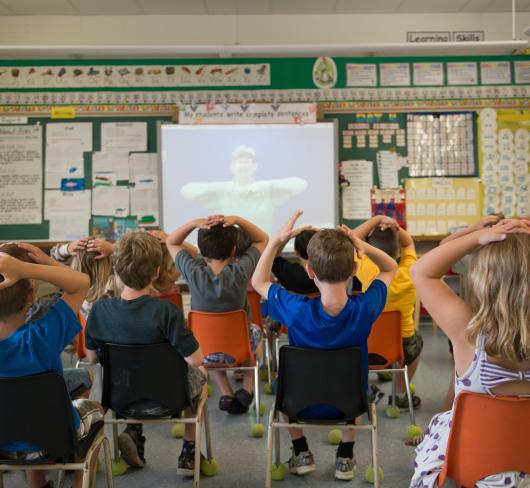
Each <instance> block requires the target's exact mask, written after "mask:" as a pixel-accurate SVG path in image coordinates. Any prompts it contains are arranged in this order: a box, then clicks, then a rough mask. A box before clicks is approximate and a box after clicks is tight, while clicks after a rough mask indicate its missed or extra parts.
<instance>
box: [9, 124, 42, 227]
mask: <svg viewBox="0 0 530 488" xmlns="http://www.w3.org/2000/svg"><path fill="white" fill-rule="evenodd" d="M41 222H42V127H41V126H39V125H14V126H1V127H0V225H3V224H40V223H41Z"/></svg>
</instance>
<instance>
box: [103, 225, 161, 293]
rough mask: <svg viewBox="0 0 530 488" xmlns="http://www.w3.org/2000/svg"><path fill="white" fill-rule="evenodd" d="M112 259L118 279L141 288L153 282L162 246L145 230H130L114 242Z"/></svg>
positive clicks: (130, 285) (159, 261) (159, 262)
mask: <svg viewBox="0 0 530 488" xmlns="http://www.w3.org/2000/svg"><path fill="white" fill-rule="evenodd" d="M112 261H113V263H114V271H116V274H117V275H118V277H119V278H120V280H121V281H122V282H123V283H124V284H125V285H126V286H128V287H130V288H133V289H134V290H141V289H143V288H145V287H146V286H147V285H149V284H151V283H152V282H153V280H154V278H155V273H156V270H157V268H159V267H160V266H161V264H162V246H161V244H160V241H159V240H158V239H157V238H156V237H155V236H152V235H151V234H149V233H147V232H144V231H141V230H140V231H136V232H131V233H129V234H125V235H123V236H122V237H120V239H119V240H118V242H117V243H116V248H115V249H114V254H113V255H112Z"/></svg>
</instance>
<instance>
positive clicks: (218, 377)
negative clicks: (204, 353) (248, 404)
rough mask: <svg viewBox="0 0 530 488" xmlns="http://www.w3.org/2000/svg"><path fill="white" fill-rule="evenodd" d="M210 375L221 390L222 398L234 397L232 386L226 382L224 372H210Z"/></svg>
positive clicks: (226, 378)
mask: <svg viewBox="0 0 530 488" xmlns="http://www.w3.org/2000/svg"><path fill="white" fill-rule="evenodd" d="M210 375H211V376H212V378H213V379H214V381H215V383H216V384H217V386H218V387H219V389H220V390H221V395H222V396H230V397H233V396H234V390H232V386H231V385H230V382H229V381H228V376H227V374H226V372H225V371H215V370H210Z"/></svg>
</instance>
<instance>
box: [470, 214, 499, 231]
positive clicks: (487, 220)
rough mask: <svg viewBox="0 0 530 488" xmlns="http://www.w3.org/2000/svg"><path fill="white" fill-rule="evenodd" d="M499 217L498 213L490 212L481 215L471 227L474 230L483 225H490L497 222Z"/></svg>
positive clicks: (481, 227)
mask: <svg viewBox="0 0 530 488" xmlns="http://www.w3.org/2000/svg"><path fill="white" fill-rule="evenodd" d="M500 220H501V219H500V217H499V216H498V215H495V214H492V215H487V216H486V217H482V218H481V219H480V220H479V221H478V222H477V223H476V224H473V225H472V227H473V228H475V229H476V230H479V229H483V228H484V227H491V226H492V225H495V224H497V223H499V221H500Z"/></svg>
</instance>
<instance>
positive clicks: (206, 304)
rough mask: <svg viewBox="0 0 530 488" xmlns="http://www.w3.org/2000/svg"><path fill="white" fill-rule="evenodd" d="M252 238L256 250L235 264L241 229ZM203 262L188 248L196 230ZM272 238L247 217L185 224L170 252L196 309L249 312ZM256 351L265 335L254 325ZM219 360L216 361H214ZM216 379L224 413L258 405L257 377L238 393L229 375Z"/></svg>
mask: <svg viewBox="0 0 530 488" xmlns="http://www.w3.org/2000/svg"><path fill="white" fill-rule="evenodd" d="M236 225H237V226H239V227H241V228H242V229H243V230H244V231H246V232H247V234H248V236H249V237H250V240H251V242H252V245H251V246H250V247H249V248H248V249H247V251H246V252H244V253H243V255H242V256H241V257H240V258H239V259H238V260H234V255H235V250H236V243H237V238H238V229H237V228H236V227H235V226H236ZM196 228H198V229H199V232H198V245H199V251H200V253H201V256H202V258H203V259H202V260H197V259H194V258H193V256H192V255H190V253H189V252H188V251H187V250H186V249H185V247H184V246H183V243H184V240H185V239H186V237H188V235H189V234H190V233H191V232H192V231H193V230H195V229H196ZM267 240H268V236H267V234H265V232H263V231H262V230H261V229H260V228H259V227H257V226H256V225H254V224H252V223H250V222H249V221H247V220H245V219H243V218H241V217H224V216H222V215H214V216H212V217H208V218H207V219H196V220H192V221H190V222H188V223H187V224H184V225H183V226H182V227H180V228H178V229H177V230H175V231H174V232H173V233H172V234H170V235H169V237H168V238H167V241H166V243H167V247H168V249H169V252H170V254H171V256H173V258H174V259H175V263H176V265H177V268H178V269H179V270H180V272H181V273H182V276H183V277H184V279H185V280H186V281H187V282H188V286H189V289H190V293H191V309H192V310H198V311H202V312H229V311H232V310H239V309H247V315H248V316H249V324H250V314H249V310H248V307H247V287H248V282H249V281H250V278H251V276H252V273H253V272H254V268H255V267H256V264H257V262H258V259H259V256H260V254H261V252H262V251H263V249H265V246H266V244H267ZM249 337H250V343H251V349H252V351H253V352H256V355H257V356H258V357H259V356H260V355H261V339H262V337H261V330H260V328H259V327H258V326H257V325H254V324H251V325H250V329H249ZM212 356H213V357H212ZM207 362H210V363H212V362H215V363H217V364H218V363H233V358H230V357H228V356H226V355H225V354H222V351H220V354H215V355H213V354H211V355H210V356H208V357H207ZM212 376H213V378H214V379H215V382H216V383H217V385H218V386H219V388H220V390H221V398H220V399H219V409H220V410H224V411H227V412H228V413H231V414H241V413H244V412H247V411H248V408H249V406H250V404H251V403H252V399H253V388H252V385H253V375H252V371H251V370H249V371H246V370H245V372H244V374H243V388H241V389H239V390H237V391H236V392H234V391H233V389H232V387H231V385H230V383H229V382H228V377H227V375H226V372H223V371H213V372H212Z"/></svg>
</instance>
